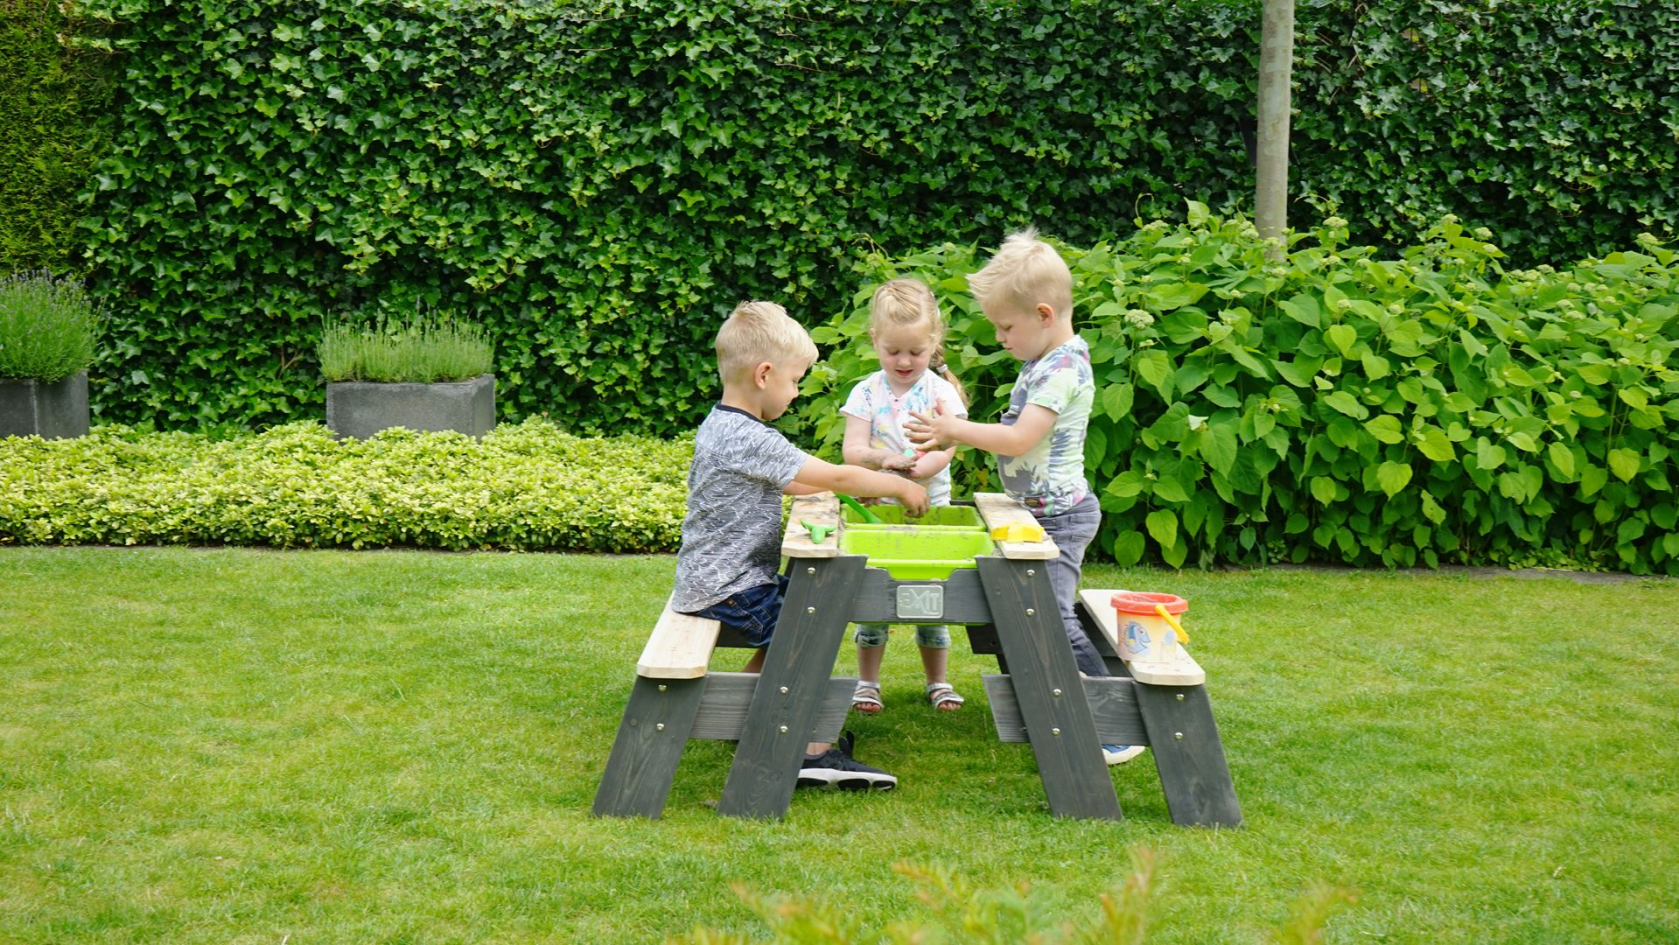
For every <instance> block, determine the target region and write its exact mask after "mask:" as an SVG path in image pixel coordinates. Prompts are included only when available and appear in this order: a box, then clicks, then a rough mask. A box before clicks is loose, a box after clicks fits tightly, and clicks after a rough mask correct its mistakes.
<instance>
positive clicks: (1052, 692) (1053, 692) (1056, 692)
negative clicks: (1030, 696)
mask: <svg viewBox="0 0 1679 945" xmlns="http://www.w3.org/2000/svg"><path fill="white" fill-rule="evenodd" d="M1049 694H1050V695H1052V696H1054V697H1055V698H1057V699H1059V698H1061V690H1059V689H1051V690H1050V691H1049Z"/></svg>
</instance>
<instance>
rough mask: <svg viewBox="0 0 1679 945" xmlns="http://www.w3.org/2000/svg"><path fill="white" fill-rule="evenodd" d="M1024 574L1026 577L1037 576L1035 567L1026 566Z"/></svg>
mask: <svg viewBox="0 0 1679 945" xmlns="http://www.w3.org/2000/svg"><path fill="white" fill-rule="evenodd" d="M1026 576H1027V577H1037V576H1038V569H1037V568H1027V569H1026Z"/></svg>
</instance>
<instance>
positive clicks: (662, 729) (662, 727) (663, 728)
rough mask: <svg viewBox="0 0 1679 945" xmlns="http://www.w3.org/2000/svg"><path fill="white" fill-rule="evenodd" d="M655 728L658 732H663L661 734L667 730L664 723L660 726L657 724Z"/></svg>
mask: <svg viewBox="0 0 1679 945" xmlns="http://www.w3.org/2000/svg"><path fill="white" fill-rule="evenodd" d="M653 728H654V729H656V730H657V731H661V732H662V731H664V730H665V723H663V722H660V723H659V724H657V725H655V726H653Z"/></svg>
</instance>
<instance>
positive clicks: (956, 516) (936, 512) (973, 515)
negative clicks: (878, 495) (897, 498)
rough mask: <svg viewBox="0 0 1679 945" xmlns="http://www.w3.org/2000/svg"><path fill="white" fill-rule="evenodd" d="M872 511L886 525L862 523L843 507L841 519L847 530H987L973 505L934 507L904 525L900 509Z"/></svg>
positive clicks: (873, 508) (881, 507) (886, 507)
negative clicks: (905, 528) (905, 526)
mask: <svg viewBox="0 0 1679 945" xmlns="http://www.w3.org/2000/svg"><path fill="white" fill-rule="evenodd" d="M869 511H870V512H873V513H874V514H875V517H876V518H879V519H880V520H881V522H882V523H883V524H879V525H877V524H874V523H872V522H865V521H863V516H861V515H858V514H857V511H856V510H855V509H852V508H850V507H843V508H841V509H840V515H841V516H842V517H843V519H844V521H845V527H846V528H847V529H852V528H892V527H902V526H904V525H914V526H916V527H919V528H940V529H949V528H961V529H968V530H977V531H984V530H985V522H984V521H982V520H981V519H980V517H979V510H978V509H975V508H974V507H973V506H971V505H935V506H933V507H932V508H930V509H928V510H927V514H926V515H923V516H922V517H920V518H916V519H910V520H908V521H905V519H904V510H903V507H902V506H898V505H875V506H870V507H869Z"/></svg>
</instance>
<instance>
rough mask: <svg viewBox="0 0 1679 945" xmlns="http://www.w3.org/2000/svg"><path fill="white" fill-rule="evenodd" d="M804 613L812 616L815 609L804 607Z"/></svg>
mask: <svg viewBox="0 0 1679 945" xmlns="http://www.w3.org/2000/svg"><path fill="white" fill-rule="evenodd" d="M805 613H807V614H814V613H816V608H815V607H806V608H805Z"/></svg>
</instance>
